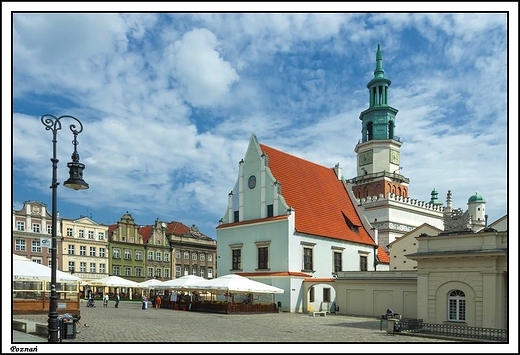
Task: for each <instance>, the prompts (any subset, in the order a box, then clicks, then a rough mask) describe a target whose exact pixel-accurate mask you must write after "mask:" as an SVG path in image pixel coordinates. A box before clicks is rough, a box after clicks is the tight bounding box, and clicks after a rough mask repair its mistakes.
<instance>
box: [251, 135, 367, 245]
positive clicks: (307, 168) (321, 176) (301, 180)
mask: <svg viewBox="0 0 520 355" xmlns="http://www.w3.org/2000/svg"><path fill="white" fill-rule="evenodd" d="M260 149H261V150H262V152H263V153H265V154H266V155H267V157H268V167H269V169H270V170H271V172H272V174H273V176H274V178H275V179H277V180H278V181H279V182H280V183H281V186H282V190H281V192H282V195H283V197H284V199H285V201H286V202H287V204H288V205H289V206H290V207H291V208H292V209H294V210H295V211H296V230H297V231H298V232H300V233H307V234H312V235H318V236H323V237H327V238H334V239H340V240H346V241H351V242H355V243H362V244H368V245H375V243H374V241H373V240H372V238H371V237H370V235H369V234H368V232H367V231H366V230H365V228H364V227H363V224H362V223H361V220H360V217H359V216H358V214H357V211H356V208H355V206H354V204H353V202H352V200H351V199H350V198H349V195H348V193H347V191H346V188H345V185H344V184H343V182H342V181H341V180H338V178H337V177H336V173H335V172H334V170H333V169H332V168H326V167H324V166H321V165H318V164H315V163H312V162H310V161H307V160H304V159H301V158H298V157H295V156H293V155H290V154H287V153H284V152H281V151H279V150H277V149H274V148H271V147H269V146H266V145H264V144H260ZM347 220H349V221H350V223H351V224H352V225H353V226H356V227H358V232H357V233H356V232H354V231H352V230H351V228H350V226H349V225H348V223H347Z"/></svg>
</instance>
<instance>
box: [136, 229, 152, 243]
mask: <svg viewBox="0 0 520 355" xmlns="http://www.w3.org/2000/svg"><path fill="white" fill-rule="evenodd" d="M139 234H141V235H142V236H143V243H144V244H146V243H148V240H149V239H150V237H151V236H152V226H142V227H141V228H139Z"/></svg>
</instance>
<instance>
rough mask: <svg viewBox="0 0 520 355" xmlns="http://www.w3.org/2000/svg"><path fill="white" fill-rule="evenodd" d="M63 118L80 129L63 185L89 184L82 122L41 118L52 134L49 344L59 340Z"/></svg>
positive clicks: (80, 186) (76, 131) (82, 186)
mask: <svg viewBox="0 0 520 355" xmlns="http://www.w3.org/2000/svg"><path fill="white" fill-rule="evenodd" d="M62 118H71V119H73V120H75V121H76V122H77V124H78V125H79V127H78V128H77V127H76V123H72V124H71V125H70V126H69V128H70V130H71V132H72V134H73V135H74V139H73V140H72V144H73V145H74V152H73V153H72V156H71V158H72V161H71V162H70V163H67V166H68V167H69V179H68V180H67V181H65V182H64V183H63V185H64V186H66V187H69V188H71V189H74V190H84V189H88V184H87V183H86V182H85V181H83V169H85V165H84V164H81V163H80V162H79V154H78V151H77V150H76V147H77V145H78V144H79V143H78V141H77V136H78V134H80V133H81V132H82V131H83V125H82V124H81V122H80V121H79V120H78V119H77V118H76V117H73V116H69V115H64V116H60V117H56V116H53V115H49V114H46V115H43V116H42V117H41V121H42V123H43V125H44V126H45V129H46V130H47V131H51V132H52V159H51V162H52V183H51V186H50V188H51V189H52V245H51V296H50V303H49V323H48V327H47V329H48V333H49V337H48V342H49V343H57V342H58V341H59V340H58V295H57V293H56V270H57V267H56V249H57V247H56V228H57V224H58V218H57V214H58V212H57V206H56V197H57V188H58V185H59V182H58V181H57V177H56V175H57V170H58V161H59V160H58V159H57V158H56V143H57V141H56V138H57V135H58V131H59V130H61V119H62Z"/></svg>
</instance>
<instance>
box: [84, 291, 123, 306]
mask: <svg viewBox="0 0 520 355" xmlns="http://www.w3.org/2000/svg"><path fill="white" fill-rule="evenodd" d="M108 299H109V297H108V293H105V295H104V296H103V307H108ZM120 300H121V297H120V296H119V293H117V292H116V294H115V295H114V301H115V307H116V308H119V301H120ZM87 306H88V307H95V304H94V295H93V294H92V290H88V294H87Z"/></svg>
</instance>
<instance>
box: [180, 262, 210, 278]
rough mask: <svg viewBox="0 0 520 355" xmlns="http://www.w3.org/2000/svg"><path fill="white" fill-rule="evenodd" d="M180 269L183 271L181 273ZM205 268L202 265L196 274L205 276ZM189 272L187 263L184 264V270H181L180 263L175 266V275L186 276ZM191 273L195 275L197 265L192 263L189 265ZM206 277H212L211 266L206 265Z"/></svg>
mask: <svg viewBox="0 0 520 355" xmlns="http://www.w3.org/2000/svg"><path fill="white" fill-rule="evenodd" d="M181 271H183V272H182V273H181ZM205 271H206V269H205V268H204V267H200V268H199V273H198V276H200V277H204V278H206V275H205ZM189 274H190V267H189V266H188V265H185V266H184V270H182V267H181V266H180V265H176V266H175V277H181V276H188V275H189ZM191 274H192V275H196V276H197V265H192V267H191ZM207 278H208V279H211V278H213V268H211V267H208V276H207Z"/></svg>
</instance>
